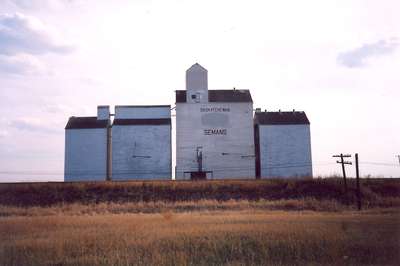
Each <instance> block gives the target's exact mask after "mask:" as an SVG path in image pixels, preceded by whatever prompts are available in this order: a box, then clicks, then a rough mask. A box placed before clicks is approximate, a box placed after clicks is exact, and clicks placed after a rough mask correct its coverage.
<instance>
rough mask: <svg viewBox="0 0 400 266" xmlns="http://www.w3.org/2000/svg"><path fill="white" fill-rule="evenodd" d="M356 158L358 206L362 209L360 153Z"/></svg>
mask: <svg viewBox="0 0 400 266" xmlns="http://www.w3.org/2000/svg"><path fill="white" fill-rule="evenodd" d="M355 157H356V158H355V160H356V182H357V207H358V210H361V191H360V173H359V169H358V153H356V155H355Z"/></svg>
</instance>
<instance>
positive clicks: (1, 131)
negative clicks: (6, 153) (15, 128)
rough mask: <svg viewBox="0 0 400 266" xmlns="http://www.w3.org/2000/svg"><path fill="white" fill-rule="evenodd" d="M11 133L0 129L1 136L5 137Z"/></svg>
mask: <svg viewBox="0 0 400 266" xmlns="http://www.w3.org/2000/svg"><path fill="white" fill-rule="evenodd" d="M8 135H9V133H8V131H6V130H0V138H5V137H7V136H8Z"/></svg>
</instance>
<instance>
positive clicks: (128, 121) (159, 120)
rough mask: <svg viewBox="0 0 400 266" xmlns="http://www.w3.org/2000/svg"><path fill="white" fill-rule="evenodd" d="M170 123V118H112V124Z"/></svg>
mask: <svg viewBox="0 0 400 266" xmlns="http://www.w3.org/2000/svg"><path fill="white" fill-rule="evenodd" d="M114 125H115V126H133V125H171V118H145V119H114V123H113V126H114Z"/></svg>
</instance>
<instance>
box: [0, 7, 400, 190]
mask: <svg viewBox="0 0 400 266" xmlns="http://www.w3.org/2000/svg"><path fill="white" fill-rule="evenodd" d="M399 10H400V2H399V1H398V0H393V1H388V0H383V1H370V0H362V1H349V0H343V1H329V2H328V1H320V0H316V1H307V0H304V1H282V0H280V1H265V0H264V1H249V0H246V1H232V0H227V1H215V0H214V1H205V0H203V1H183V0H181V1H166V0H160V1H146V0H137V1H122V0H121V1H100V0H93V1H91V0H87V1H85V0H69V1H68V0H37V1H34V0H0V182H1V181H2V182H5V181H27V180H61V179H62V177H63V168H64V127H65V124H66V122H67V120H68V117H69V116H72V115H75V116H94V115H95V114H96V106H97V105H104V104H109V105H115V104H129V105H151V104H171V105H174V102H175V99H174V90H176V89H184V84H185V80H184V78H185V70H186V69H187V68H189V67H190V66H191V65H192V64H193V63H195V62H198V63H200V64H201V65H202V66H204V67H205V68H207V69H208V75H209V89H232V88H233V87H236V88H237V89H250V90H251V93H252V97H253V100H254V107H260V108H262V109H267V110H271V111H273V110H278V109H282V110H292V109H296V110H303V111H305V112H306V113H307V116H308V117H309V119H310V121H311V141H312V155H313V163H314V175H315V176H318V175H323V176H326V175H331V174H335V173H340V166H339V165H337V164H333V163H334V160H333V158H331V156H332V155H333V154H336V153H341V152H342V153H355V152H358V153H359V154H360V160H361V162H363V164H361V165H360V171H361V174H362V175H368V174H371V175H382V176H387V177H390V176H396V177H399V176H400V167H399V160H398V159H397V158H396V155H398V154H400V136H399V132H400V119H399V115H400V111H399V99H400V16H399ZM349 173H350V175H352V174H354V171H353V169H352V167H349ZM35 174H37V175H35Z"/></svg>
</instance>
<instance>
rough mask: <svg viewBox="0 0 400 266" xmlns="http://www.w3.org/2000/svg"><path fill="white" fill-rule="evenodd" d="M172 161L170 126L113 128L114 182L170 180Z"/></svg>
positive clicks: (124, 126) (115, 126)
mask: <svg viewBox="0 0 400 266" xmlns="http://www.w3.org/2000/svg"><path fill="white" fill-rule="evenodd" d="M146 157H148V158H146ZM171 159H172V158H171V126H170V125H123V126H121V125H114V126H113V127H112V179H113V180H128V179H171V177H172V172H171V167H172V166H171V163H172V161H171Z"/></svg>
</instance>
